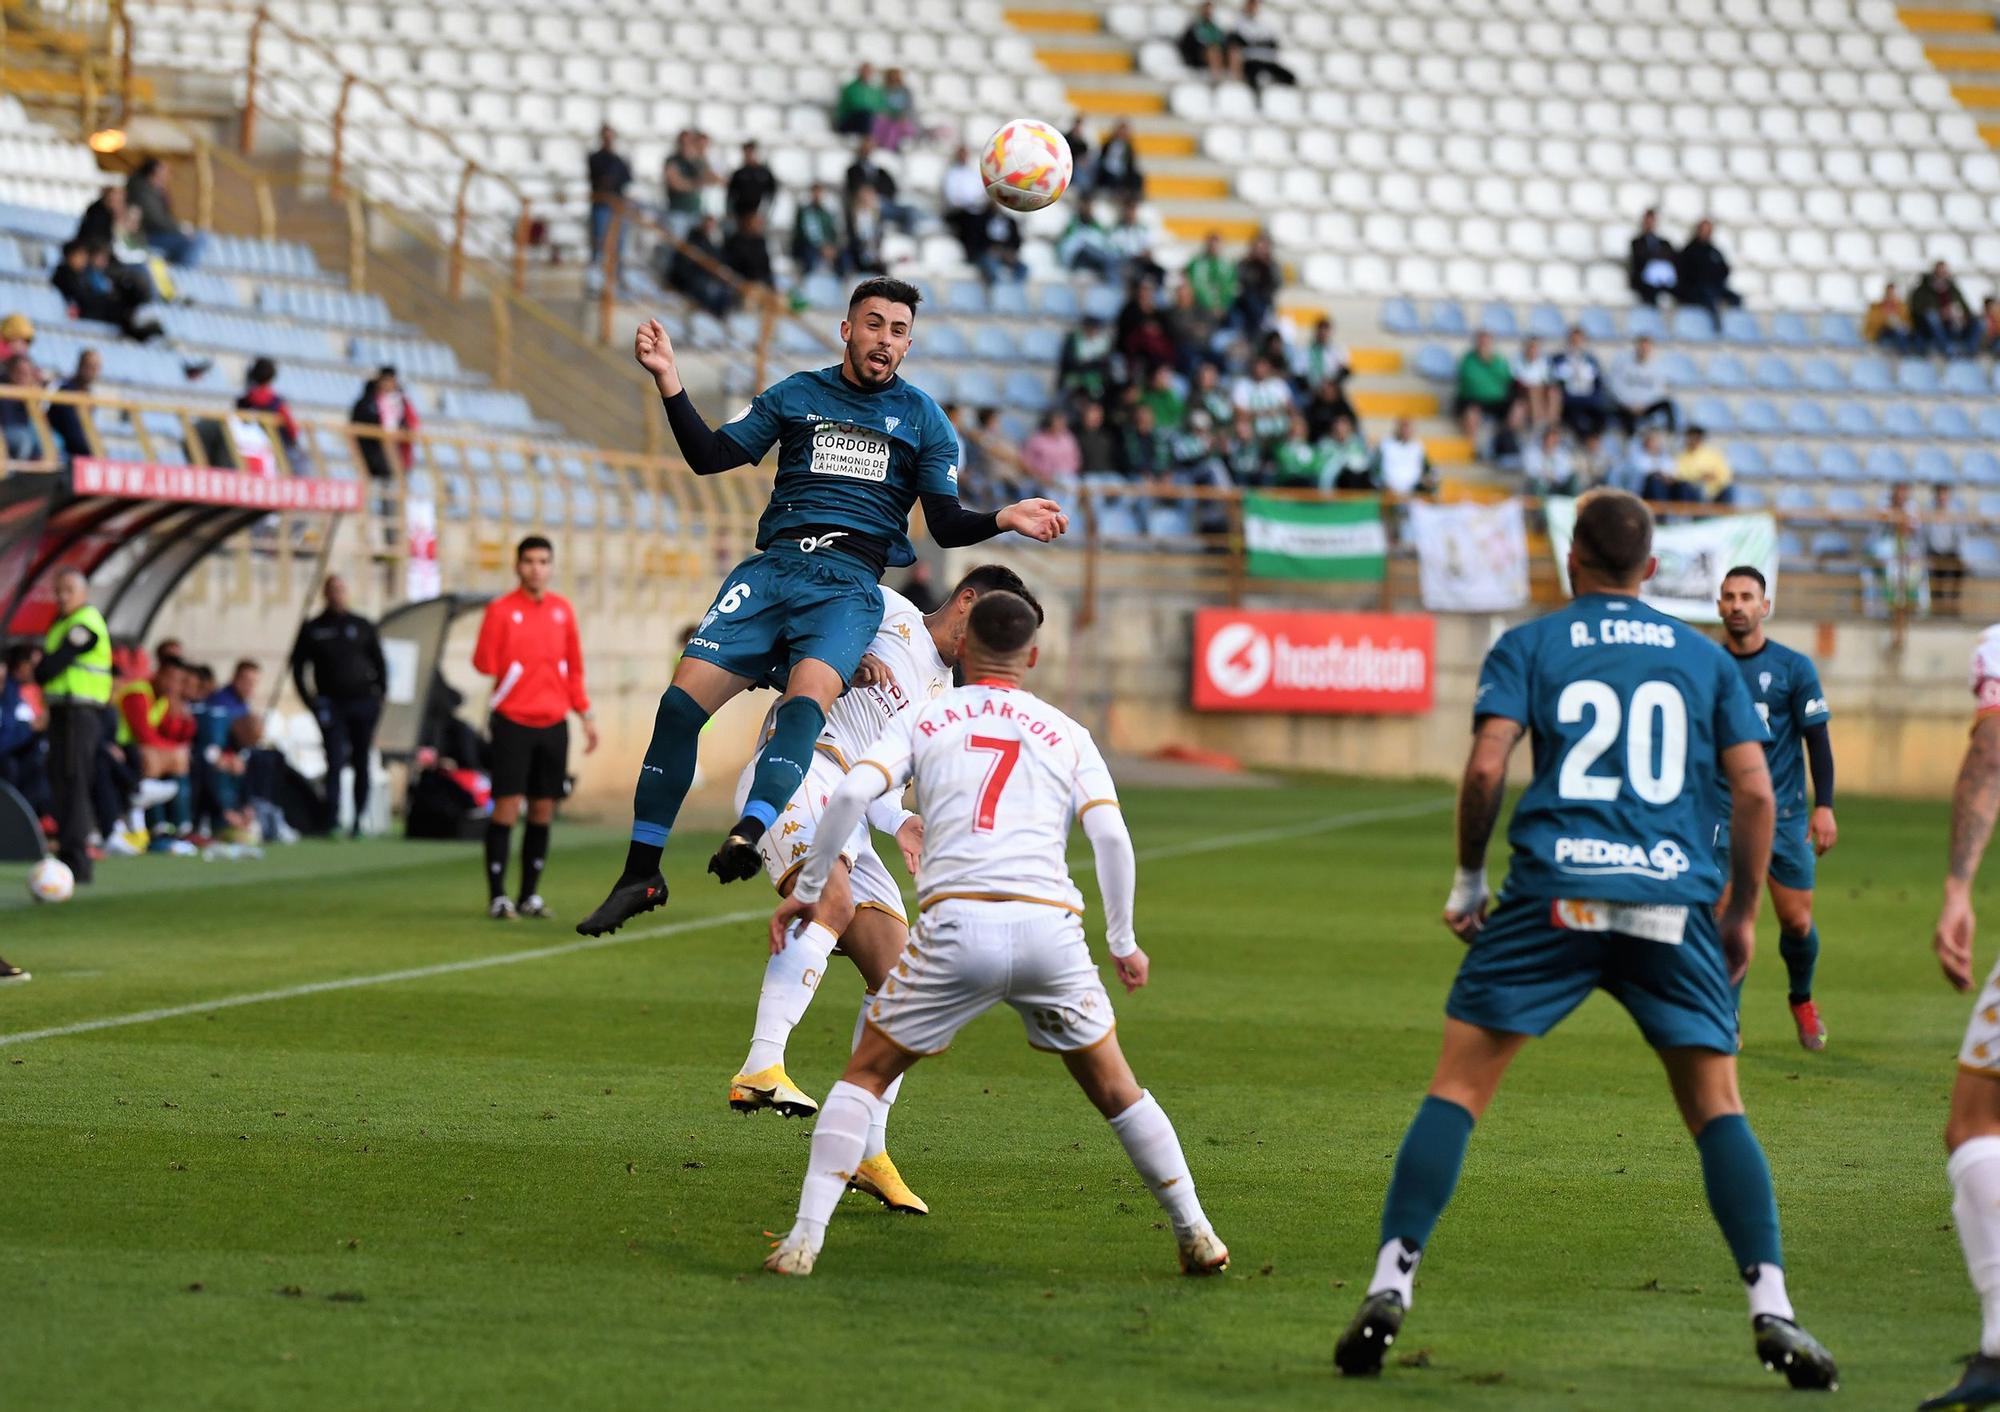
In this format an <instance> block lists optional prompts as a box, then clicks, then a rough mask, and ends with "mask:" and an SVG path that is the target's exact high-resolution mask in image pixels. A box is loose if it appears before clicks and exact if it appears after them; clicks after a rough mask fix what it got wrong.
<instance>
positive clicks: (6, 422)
mask: <svg viewBox="0 0 2000 1412" xmlns="http://www.w3.org/2000/svg"><path fill="white" fill-rule="evenodd" d="M0 382H4V383H6V385H7V386H8V387H32V388H35V389H36V390H38V391H39V390H40V388H41V386H42V375H41V371H40V370H39V369H38V368H36V367H35V360H34V359H33V358H30V357H29V356H28V355H27V354H25V353H16V354H15V355H14V356H13V357H11V358H9V359H8V360H7V361H6V362H5V363H4V364H0ZM34 405H35V404H34V403H33V402H29V401H26V400H24V399H22V398H18V397H0V434H4V437H5V440H6V445H7V458H8V459H9V460H11V461H40V460H42V459H43V448H42V438H41V435H40V434H39V433H38V432H37V431H36V430H35V419H34V414H33V413H32V412H31V411H30V410H29V409H30V407H32V406H34Z"/></svg>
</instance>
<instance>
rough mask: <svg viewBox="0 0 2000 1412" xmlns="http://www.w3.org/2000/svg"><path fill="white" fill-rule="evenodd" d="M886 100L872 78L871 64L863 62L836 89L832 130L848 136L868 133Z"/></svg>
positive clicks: (880, 88)
mask: <svg viewBox="0 0 2000 1412" xmlns="http://www.w3.org/2000/svg"><path fill="white" fill-rule="evenodd" d="M888 106H889V100H888V96H887V94H885V93H884V92H883V91H882V85H881V84H879V83H877V82H876V81H875V66H874V65H873V64H863V65H862V66H861V67H860V68H858V69H856V70H855V71H854V77H853V78H851V79H849V80H848V81H847V83H846V85H845V86H844V87H843V88H842V89H841V90H840V97H839V98H838V99H836V100H835V101H834V105H833V130H834V131H835V132H841V133H846V134H847V135H848V136H849V137H865V136H872V135H873V134H874V131H875V118H876V116H877V115H878V114H880V113H882V112H884V111H886V110H887V108H888Z"/></svg>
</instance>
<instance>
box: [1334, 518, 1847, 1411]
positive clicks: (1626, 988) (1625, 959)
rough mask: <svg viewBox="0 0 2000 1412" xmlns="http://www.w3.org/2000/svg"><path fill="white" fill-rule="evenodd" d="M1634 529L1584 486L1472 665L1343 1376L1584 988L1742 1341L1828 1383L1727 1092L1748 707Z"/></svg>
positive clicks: (1750, 906)
mask: <svg viewBox="0 0 2000 1412" xmlns="http://www.w3.org/2000/svg"><path fill="white" fill-rule="evenodd" d="M1652 543H1653V521H1652V516H1651V515H1650V514H1648V513H1647V511H1646V507H1645V505H1644V504H1643V503H1641V502H1640V501H1639V500H1638V499H1637V498H1635V497H1633V496H1631V495H1627V494H1625V493H1623V492H1622V491H1602V490H1599V491H1593V492H1591V493H1590V494H1588V495H1586V496H1584V497H1583V498H1582V499H1581V500H1579V501H1578V502H1577V515H1576V529H1575V535H1574V539H1573V542H1572V544H1571V548H1570V554H1569V575H1570V582H1571V584H1572V586H1573V588H1574V591H1575V594H1576V601H1575V602H1574V603H1572V604H1571V605H1570V606H1569V607H1567V608H1565V609H1563V610H1561V611H1560V612H1556V613H1551V614H1550V615H1549V616H1547V617H1545V618H1542V619H1539V620H1538V621H1535V622H1532V623H1526V624H1523V625H1522V626H1520V627H1517V628H1514V629H1512V630H1511V631H1509V632H1507V633H1505V634H1504V635H1502V637H1501V638H1500V640H1499V641H1498V642H1496V643H1495V644H1494V645H1493V650H1492V651H1491V652H1490V653H1488V654H1487V658H1486V663H1485V666H1484V668H1483V669H1482V670H1481V672H1480V678H1479V694H1478V697H1477V698H1476V700H1475V703H1474V705H1473V722H1474V725H1473V743H1472V755H1471V758H1470V760H1469V761H1468V762H1467V764H1466V767H1465V781H1464V785H1463V787H1462V789H1461V791H1460V794H1459V800H1458V863H1459V868H1458V876H1457V878H1456V880H1455V881H1454V883H1453V885H1452V889H1451V895H1450V898H1449V900H1448V901H1447V902H1446V903H1445V913H1444V920H1445V924H1446V925H1447V926H1448V927H1450V928H1451V930H1452V931H1453V932H1454V933H1456V934H1457V935H1458V936H1459V938H1460V939H1461V940H1463V941H1465V942H1466V943H1467V944H1468V947H1469V949H1468V950H1467V952H1466V954H1465V960H1464V961H1463V963H1462V964H1461V965H1460V967H1459V971H1458V979H1457V981H1456V983H1454V984H1453V986H1452V988H1451V996H1450V998H1449V1000H1447V1002H1446V1004H1445V1015H1446V1020H1445V1030H1444V1048H1443V1052H1442V1053H1441V1054H1440V1056H1439V1058H1438V1065H1437V1070H1436V1074H1435V1076H1434V1077H1433V1078H1432V1080H1431V1086H1430V1092H1429V1095H1428V1096H1427V1097H1426V1098H1425V1099H1424V1101H1423V1104H1422V1106H1421V1107H1420V1108H1418V1110H1417V1116H1416V1119H1415V1121H1413V1122H1412V1123H1411V1124H1410V1128H1409V1131H1408V1132H1407V1133H1406V1134H1405V1135H1404V1138H1403V1143H1402V1147H1401V1148H1400V1149H1399V1150H1398V1152H1397V1154H1396V1165H1395V1170H1394V1174H1393V1175H1392V1176H1391V1178H1390V1181H1389V1193H1388V1197H1387V1199H1386V1200H1385V1202H1384V1203H1383V1208H1382V1245H1381V1248H1380V1251H1379V1253H1378V1255H1377V1259H1376V1266H1375V1276H1374V1279H1373V1280H1372V1281H1371V1282H1370V1283H1369V1286H1368V1294H1367V1297H1366V1299H1365V1300H1364V1301H1363V1302H1362V1305H1361V1310H1360V1312H1359V1313H1357V1314H1356V1315H1355V1316H1354V1319H1353V1322H1351V1323H1350V1324H1349V1325H1348V1327H1347V1330H1346V1332H1345V1333H1343V1334H1342V1335H1341V1337H1340V1341H1339V1343H1338V1344H1337V1345H1336V1347H1335V1350H1334V1361H1335V1362H1336V1363H1337V1364H1338V1366H1339V1367H1340V1369H1341V1371H1342V1372H1344V1373H1349V1374H1369V1373H1377V1372H1379V1371H1381V1367H1382V1358H1383V1354H1384V1352H1385V1351H1386V1350H1387V1349H1388V1347H1389V1345H1390V1344H1391V1343H1393V1342H1394V1341H1395V1337H1396V1333H1397V1331H1398V1330H1399V1329H1401V1327H1402V1324H1403V1319H1404V1316H1405V1314H1406V1313H1407V1311H1408V1309H1409V1306H1410V1300H1411V1297H1412V1293H1413V1288H1414V1275H1415V1271H1416V1268H1417V1262H1418V1261H1419V1260H1420V1259H1422V1257H1423V1250H1424V1245H1425V1243H1426V1242H1427V1241H1428V1240H1429V1239H1430V1234H1431V1230H1432V1228H1433V1227H1434V1226H1435V1225H1436V1224H1437V1221H1438V1217H1439V1216H1440V1215H1442V1214H1443V1212H1444V1208H1445V1204H1446V1203H1447V1202H1448V1201H1449V1200H1450V1199H1451V1193H1452V1189H1453V1187H1455V1186H1456V1185H1457V1183H1458V1173H1459V1167H1460V1164H1461V1163H1462V1162H1463V1161H1464V1158H1465V1149H1466V1146H1467V1144H1468V1143H1469V1142H1470V1140H1471V1137H1472V1128H1473V1123H1474V1122H1475V1120H1476V1119H1477V1118H1478V1117H1479V1115H1480V1114H1481V1113H1482V1112H1484V1111H1485V1109H1486V1105H1487V1104H1488V1103H1489V1102H1490V1101H1491V1100H1492V1098H1493V1095H1494V1093H1495V1092H1496V1091H1497V1090H1498V1089H1499V1087H1500V1080H1501V1077H1502V1075H1504V1074H1505V1073H1506V1071H1507V1065H1508V1064H1509V1063H1510V1062H1511V1061H1512V1060H1513V1058H1514V1056H1515V1055H1516V1054H1518V1053H1520V1051H1521V1048H1522V1046H1524V1045H1525V1044H1526V1043H1527V1042H1528V1041H1529V1040H1530V1039H1531V1038H1534V1037H1535V1036H1538V1035H1542V1034H1546V1033H1547V1032H1548V1031H1549V1030H1550V1029H1552V1028H1553V1027H1554V1026H1555V1025H1556V1024H1557V1023H1559V1022H1560V1021H1561V1020H1562V1018H1563V1017H1564V1016H1565V1015H1567V1014H1569V1013H1570V1012H1571V1011H1572V1010H1574V1009H1576V1007H1577V1006H1579V1005H1581V1004H1582V1003H1583V1002H1584V1001H1585V1000H1586V999H1588V998H1589V996H1590V994H1591V992H1592V991H1593V990H1598V989H1602V990H1606V991H1609V992H1610V993H1611V994H1612V996H1614V997H1615V998H1616V999H1617V1000H1618V1002H1619V1003H1620V1004H1622V1005H1623V1006H1624V1007H1625V1008H1626V1010H1628V1011H1629V1012H1630V1013H1631V1015H1632V1018H1633V1019H1634V1020H1635V1021H1637V1022H1638V1025H1639V1029H1640V1032H1641V1033H1643V1034H1644V1035H1645V1037H1646V1040H1647V1042H1648V1043H1649V1044H1651V1045H1652V1046H1653V1048H1654V1049H1655V1050H1656V1051H1658V1053H1659V1056H1660V1060H1661V1062H1662V1063H1663V1064H1664V1065H1665V1066H1666V1070H1667V1079H1668V1082H1669V1084H1670V1085H1671V1086H1672V1089H1673V1094H1674V1101H1675V1103H1676V1104H1677V1105H1678V1106H1679V1108H1680V1112H1681V1116H1682V1118H1683V1119H1684V1120H1685V1121H1686V1123H1687V1126H1688V1130H1689V1131H1690V1132H1691V1133H1692V1134H1693V1135H1694V1142H1695V1147H1696V1149H1697V1150H1698V1151H1699V1152H1700V1155H1701V1169H1702V1179H1703V1182H1704V1185H1705V1186H1706V1188H1707V1191H1708V1203H1709V1209H1710V1211H1712V1212H1713V1213H1714V1215H1715V1220H1716V1223H1717V1224H1718V1225H1719V1226H1721V1228H1722V1233H1723V1235H1724V1237H1725V1238H1726V1239H1727V1240H1728V1242H1729V1248H1730V1252H1731V1253H1732V1254H1733V1255H1734V1257H1735V1259H1736V1266H1737V1269H1738V1270H1739V1271H1741V1273H1742V1275H1743V1280H1744V1283H1745V1285H1746V1286H1747V1287H1748V1289H1749V1296H1750V1318H1751V1328H1752V1331H1753V1335H1754V1339H1755V1344H1756V1349H1757V1354H1758V1356H1759V1357H1760V1358H1761V1359H1762V1360H1763V1361H1764V1363H1765V1365H1766V1366H1767V1367H1771V1368H1774V1369H1776V1370H1778V1371H1780V1372H1782V1373H1784V1374H1785V1376H1786V1378H1787V1379H1788V1381H1789V1382H1790V1383H1791V1385H1792V1386H1793V1387H1802V1388H1823V1387H1831V1386H1833V1385H1834V1382H1835V1378H1836V1374H1835V1370H1834V1364H1833V1359H1832V1357H1831V1356H1830V1355H1829V1354H1828V1353H1827V1351H1826V1350H1825V1349H1824V1348H1822V1347H1821V1346H1820V1345H1819V1343H1818V1342H1817V1341H1816V1340H1815V1339H1814V1338H1813V1337H1812V1336H1811V1335H1810V1334H1808V1333H1806V1331H1805V1330H1803V1329H1801V1328H1800V1327H1799V1326H1798V1324H1797V1323H1796V1322H1795V1321H1794V1319H1793V1315H1792V1306H1791V1302H1790V1300H1789V1299H1788V1298H1787V1296H1786V1293H1785V1272H1784V1254H1783V1250H1782V1247H1781V1243H1780V1240H1779V1234H1778V1203H1777V1198H1776V1196H1775V1195H1774V1194H1773V1192H1772V1189H1771V1170H1770V1167H1769V1166H1768V1165H1767V1164H1766V1163H1765V1160H1764V1150H1763V1148H1762V1147H1760V1146H1759V1145H1758V1142H1757V1138H1756V1136H1755V1135H1754V1134H1753V1133H1752V1132H1751V1131H1750V1126H1749V1124H1748V1123H1747V1122H1746V1121H1745V1120H1744V1117H1743V1101H1742V1099H1741V1098H1740V1097H1738V1095H1737V1091H1736V1011H1735V997H1734V995H1733V993H1732V990H1731V983H1732V981H1733V980H1734V979H1735V978H1737V977H1740V976H1741V975H1742V973H1743V972H1744V970H1745V969H1747V968H1748V966H1749V964H1750V952H1751V948H1752V946H1753V945H1754V942H1755V935H1756V934H1755V929H1754V925H1753V924H1754V921H1755V918H1756V908H1757V889H1758V885H1759V884H1760V883H1761V881H1762V879H1763V874H1764V864H1765V860H1766V858H1767V857H1768V856H1769V853H1770V839H1771V819H1772V813H1773V804H1772V797H1771V781H1770V775H1769V773H1768V771H1767V770H1766V768H1765V763H1764V738H1765V732H1764V726H1763V723H1762V722H1761V721H1759V720H1758V719H1757V713H1756V710H1755V709H1754V708H1753V706H1752V705H1751V702H1750V697H1749V693H1748V692H1746V691H1745V690H1744V689H1743V681H1742V678H1740V677H1739V676H1737V674H1736V672H1735V670H1734V668H1732V667H1731V666H1730V664H1729V659H1728V657H1727V655H1726V654H1725V653H1724V652H1723V651H1722V649H1721V648H1719V647H1717V646H1716V645H1715V644H1714V643H1713V642H1710V641H1709V640H1708V639H1707V638H1705V637H1703V636H1702V635H1701V634H1700V633H1698V632H1696V631H1695V630H1694V629H1693V628H1690V627H1689V626H1688V625H1687V624H1685V623H1682V622H1679V621H1677V620H1675V619H1673V618H1670V617H1668V616H1667V615H1665V614H1664V613H1661V612H1659V611H1657V610H1655V609H1653V608H1650V607H1648V606H1647V605H1646V604H1644V603H1642V602H1641V601H1640V600H1639V598H1638V597H1637V594H1638V591H1639V586H1640V585H1641V584H1642V583H1644V582H1645V581H1646V579H1647V578H1649V577H1651V575H1652V572H1653V568H1654V560H1653V557H1652ZM1524 733H1525V734H1527V735H1528V736H1529V737H1530V738H1531V740H1532V743H1533V749H1534V762H1535V772H1534V779H1533V781H1532V782H1531V783H1530V784H1529V785H1528V788H1527V791H1526V792H1525V793H1524V794H1523V795H1522V796H1521V800H1520V802H1519V804H1517V805H1516V806H1515V809H1514V818H1513V821H1512V823H1511V824H1510V825H1509V827H1508V831H1507V838H1508V843H1509V845H1510V847H1511V849H1512V857H1511V861H1510V864H1509V867H1508V873H1507V881H1506V885H1505V887H1504V888H1503V889H1502V891H1501V894H1500V900H1499V904H1498V906H1497V907H1496V908H1495V909H1494V910H1493V914H1492V916H1491V918H1490V919H1489V918H1488V916H1487V903H1488V897H1487V891H1486V846H1487V842H1488V840H1489V839H1490V838H1491V836H1492V833H1493V826H1494V824H1495V823H1496V822H1497V821H1498V819H1499V817H1500V804H1501V800H1502V798H1503V797H1504V795H1505V792H1506V778H1507V759H1508V756H1509V755H1511V754H1512V753H1513V750H1514V747H1515V746H1516V745H1517V744H1518V743H1519V742H1520V739H1521V736H1522V735H1523V734H1524ZM1722 778H1726V779H1727V781H1728V783H1729V785H1730V787H1731V789H1732V790H1733V791H1734V795H1735V800H1736V819H1735V829H1734V843H1733V853H1732V855H1731V858H1730V863H1729V870H1730V882H1731V886H1732V889H1733V892H1732V897H1731V901H1730V905H1729V907H1728V908H1727V910H1725V911H1724V913H1723V914H1722V916H1721V918H1720V919H1719V921H1718V919H1717V917H1716V915H1715V913H1714V911H1713V904H1714V903H1715V900H1716V898H1717V897H1718V896H1719V895H1720V894H1721V892H1722V886H1723V876H1722V873H1721V872H1720V871H1719V869H1718V868H1717V866H1716V859H1715V853H1714V850H1713V848H1712V847H1711V846H1710V843H1711V839H1712V837H1713V832H1714V826H1715V818H1716V811H1717V809H1718V808H1719V807H1720V801H1719V798H1718V794H1717V787H1718V780H1719V779H1722Z"/></svg>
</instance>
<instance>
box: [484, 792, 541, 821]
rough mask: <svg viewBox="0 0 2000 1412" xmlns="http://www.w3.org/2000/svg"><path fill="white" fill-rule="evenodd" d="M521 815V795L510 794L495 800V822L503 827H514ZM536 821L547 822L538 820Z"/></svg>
mask: <svg viewBox="0 0 2000 1412" xmlns="http://www.w3.org/2000/svg"><path fill="white" fill-rule="evenodd" d="M520 817H521V796H520V795H518V794H510V795H507V796H505V797H504V798H501V799H496V800H494V801H493V822H494V823H496V824H499V825H500V826H501V827H503V828H512V827H513V826H514V821H515V820H516V819H518V818H520ZM536 822H538V823H540V822H545V821H543V820H537V821H536Z"/></svg>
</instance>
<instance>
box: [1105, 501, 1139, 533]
mask: <svg viewBox="0 0 2000 1412" xmlns="http://www.w3.org/2000/svg"><path fill="white" fill-rule="evenodd" d="M1097 532H1098V533H1099V534H1100V535H1102V536H1104V538H1106V539H1144V538H1145V537H1146V527H1145V526H1144V525H1142V524H1140V523H1139V514H1138V512H1137V511H1136V510H1134V509H1133V508H1132V505H1131V502H1130V501H1126V500H1107V501H1104V502H1102V503H1101V504H1099V506H1098V507H1097Z"/></svg>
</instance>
